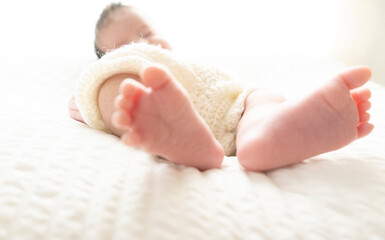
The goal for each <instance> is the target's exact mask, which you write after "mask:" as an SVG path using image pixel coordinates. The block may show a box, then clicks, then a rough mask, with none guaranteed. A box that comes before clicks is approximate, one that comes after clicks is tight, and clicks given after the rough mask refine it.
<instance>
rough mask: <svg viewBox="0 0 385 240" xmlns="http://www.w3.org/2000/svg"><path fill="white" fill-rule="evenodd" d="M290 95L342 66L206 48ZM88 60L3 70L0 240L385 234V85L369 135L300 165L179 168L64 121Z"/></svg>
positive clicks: (378, 89) (248, 77)
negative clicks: (267, 168)
mask: <svg viewBox="0 0 385 240" xmlns="http://www.w3.org/2000/svg"><path fill="white" fill-rule="evenodd" d="M205 59H206V60H213V62H216V63H218V64H220V65H222V66H223V67H225V68H227V69H228V70H230V71H232V72H233V74H234V75H236V76H239V77H240V78H242V79H243V80H245V81H255V82H257V83H259V84H260V85H261V86H265V87H270V88H274V89H276V90H278V91H280V92H283V93H284V94H285V95H286V96H287V97H288V98H291V97H295V96H298V95H301V94H303V93H305V92H307V91H309V89H310V88H313V87H314V85H318V84H320V83H321V82H322V81H323V80H326V79H327V78H328V77H329V76H331V75H332V74H333V73H335V71H336V70H339V69H341V68H342V67H343V64H341V63H338V62H335V61H332V60H328V59H321V58H315V57H308V56H259V57H251V54H250V55H248V54H243V55H233V56H231V55H225V56H206V57H205ZM88 63H89V61H88V60H84V59H74V58H70V57H68V58H57V59H46V60H41V59H27V60H25V61H23V62H21V63H20V62H18V63H17V64H11V63H10V64H9V66H7V65H3V66H2V68H1V69H0V78H1V83H2V84H1V87H0V109H1V113H0V240H3V239H4V240H5V239H6V240H20V239H30V240H38V239H39V240H40V239H63V240H64V239H68V240H75V239H84V240H86V239H87V240H88V239H95V240H96V239H101V240H108V239H135V240H138V239H139V240H140V239H158V240H159V239H167V240H172V239H186V240H187V239H199V240H203V239H210V240H212V239H218V240H219V239H220V240H225V239H385V151H384V147H385V88H384V87H382V86H380V85H377V84H374V83H370V84H369V85H368V86H369V87H370V88H371V89H372V91H373V97H372V105H373V106H372V110H371V111H370V112H371V114H372V122H373V123H374V124H375V126H376V127H375V130H374V132H373V133H372V134H371V135H369V136H368V137H366V138H364V139H361V140H359V141H356V142H354V143H352V144H351V145H349V146H348V147H346V148H344V149H341V150H338V151H335V152H331V153H328V154H323V155H320V156H317V157H314V158H312V159H309V160H307V161H305V162H304V163H300V164H296V165H293V166H289V167H286V168H282V169H278V170H274V171H270V172H266V173H255V172H245V171H244V170H243V169H242V168H241V167H240V166H239V164H238V163H237V161H236V159H235V158H234V157H229V158H226V159H225V162H224V164H223V167H222V169H220V170H210V171H206V172H199V171H198V170H196V169H194V168H185V167H181V166H175V165H173V164H170V163H168V162H166V161H161V160H157V159H155V158H154V157H152V156H150V155H148V154H146V153H144V152H142V151H140V150H136V149H132V148H128V147H126V146H124V145H123V144H122V143H121V142H120V141H119V139H118V138H116V137H114V136H111V135H107V134H105V133H102V132H99V131H95V130H92V129H89V128H88V127H87V126H84V125H82V124H79V123H77V122H75V121H73V120H71V119H70V118H69V117H68V115H67V103H68V99H69V97H70V96H71V93H72V90H73V85H74V82H75V80H76V78H77V77H79V75H80V73H81V71H82V69H84V67H85V66H86V65H87V64H88Z"/></svg>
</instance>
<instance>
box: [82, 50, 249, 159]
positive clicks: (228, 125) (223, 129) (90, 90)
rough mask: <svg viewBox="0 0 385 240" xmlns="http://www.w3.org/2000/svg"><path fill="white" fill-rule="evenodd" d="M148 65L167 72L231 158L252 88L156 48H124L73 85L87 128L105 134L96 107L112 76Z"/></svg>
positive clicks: (136, 72)
mask: <svg viewBox="0 0 385 240" xmlns="http://www.w3.org/2000/svg"><path fill="white" fill-rule="evenodd" d="M151 64H162V65H165V66H166V67H167V68H168V69H169V71H170V72H171V74H172V75H173V76H174V77H175V78H176V79H177V81H179V82H180V83H181V85H182V86H183V87H184V88H185V89H186V90H187V92H188V94H189V96H190V97H191V100H192V102H193V104H194V107H195V109H196V110H197V112H198V113H199V114H200V116H201V117H202V118H203V120H204V121H205V122H206V123H207V125H208V126H209V128H210V129H211V131H212V133H213V134H214V136H215V137H216V139H217V140H218V141H219V142H220V143H221V144H222V146H223V148H224V150H225V154H226V155H227V156H230V155H234V154H235V150H236V149H235V138H236V130H237V126H238V122H239V120H240V118H241V115H242V113H243V110H244V101H245V99H246V97H247V95H248V94H249V93H250V92H251V91H252V89H253V88H246V87H245V86H244V85H243V84H241V83H240V82H238V81H235V80H234V79H233V78H232V77H231V76H230V75H228V74H226V73H225V72H223V71H222V70H219V69H218V68H215V67H213V66H208V65H199V64H195V63H190V62H187V61H184V60H182V59H180V58H179V57H178V56H176V55H175V54H173V53H171V52H170V51H168V50H164V49H162V48H161V47H158V46H153V45H148V44H143V43H138V44H130V45H126V46H124V47H122V48H120V49H117V50H115V51H112V52H110V53H108V54H106V55H105V56H104V57H103V58H101V59H100V60H99V61H97V62H95V63H94V64H92V65H91V66H90V67H89V68H88V69H87V70H86V71H85V72H84V74H83V75H82V77H81V78H80V80H79V82H78V84H77V88H76V97H75V98H76V103H77V105H78V107H79V110H80V113H81V115H82V117H83V118H84V121H85V122H86V123H87V125H89V126H90V127H92V128H95V129H100V130H103V131H106V132H109V129H108V128H107V126H106V125H105V123H104V121H103V119H102V117H101V114H100V111H99V107H98V92H99V89H100V87H101V85H102V84H103V82H104V81H105V80H106V79H108V78H109V77H111V76H113V75H116V74H120V73H131V74H136V75H139V73H140V71H141V70H142V69H143V68H144V67H146V66H148V65H151Z"/></svg>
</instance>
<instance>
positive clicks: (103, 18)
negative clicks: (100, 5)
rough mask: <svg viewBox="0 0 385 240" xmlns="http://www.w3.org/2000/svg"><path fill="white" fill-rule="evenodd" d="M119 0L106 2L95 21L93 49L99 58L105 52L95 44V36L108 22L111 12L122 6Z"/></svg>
mask: <svg viewBox="0 0 385 240" xmlns="http://www.w3.org/2000/svg"><path fill="white" fill-rule="evenodd" d="M124 6H125V5H123V4H122V3H120V2H117V3H110V4H108V5H107V6H106V7H105V8H104V9H103V12H102V13H101V14H100V16H99V19H98V21H97V22H96V26H95V40H94V51H95V54H96V56H97V57H98V58H101V57H102V56H103V55H104V54H105V53H104V52H103V51H102V50H101V49H100V48H99V47H98V45H97V44H96V38H97V34H98V31H99V30H100V29H101V28H102V27H103V26H105V25H106V24H107V23H108V20H109V17H110V16H111V14H112V13H114V12H115V11H116V10H117V9H120V8H122V7H124Z"/></svg>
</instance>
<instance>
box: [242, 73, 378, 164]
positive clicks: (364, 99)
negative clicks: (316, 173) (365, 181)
mask: <svg viewBox="0 0 385 240" xmlns="http://www.w3.org/2000/svg"><path fill="white" fill-rule="evenodd" d="M370 75H371V72H370V69H368V68H366V67H356V68H351V69H348V70H346V71H344V72H342V73H340V74H339V75H337V76H335V77H334V78H333V79H332V80H330V81H329V82H327V83H326V84H325V85H324V86H323V87H321V88H319V89H317V90H316V91H314V92H313V93H311V94H309V95H308V96H307V97H305V98H304V99H302V100H300V101H296V102H290V101H284V100H283V99H282V98H279V97H275V96H276V95H275V96H274V95H272V94H270V93H267V92H266V91H255V92H253V93H252V94H250V96H249V97H248V99H247V100H246V109H245V113H244V115H243V117H242V119H241V121H240V123H239V127H238V134H237V142H236V144H237V157H238V160H239V162H240V164H241V165H242V166H243V167H244V168H245V169H247V170H253V171H263V170H269V169H273V168H278V167H282V166H286V165H289V164H293V163H298V162H300V161H303V160H305V159H307V158H309V157H312V156H315V155H318V154H321V153H324V152H328V151H332V150H336V149H339V148H341V147H344V146H346V145H347V144H349V143H350V142H352V141H354V140H356V139H357V138H360V137H364V136H366V135H368V134H369V133H370V132H371V131H372V129H373V125H371V124H369V123H368V121H369V114H368V113H367V112H366V111H367V110H369V108H370V102H369V98H370V91H369V90H368V89H364V88H359V87H361V86H362V85H363V84H365V83H366V82H367V81H368V80H369V78H370Z"/></svg>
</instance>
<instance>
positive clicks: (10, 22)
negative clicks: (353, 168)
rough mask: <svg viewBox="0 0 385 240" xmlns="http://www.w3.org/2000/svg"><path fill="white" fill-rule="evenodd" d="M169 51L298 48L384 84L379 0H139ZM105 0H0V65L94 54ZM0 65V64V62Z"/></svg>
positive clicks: (384, 9) (383, 11)
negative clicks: (356, 67) (360, 67)
mask: <svg viewBox="0 0 385 240" xmlns="http://www.w3.org/2000/svg"><path fill="white" fill-rule="evenodd" d="M130 2H131V3H133V4H135V5H137V6H138V7H140V8H141V9H142V10H143V11H144V12H145V13H146V14H147V16H148V17H149V18H150V19H151V20H152V21H153V22H155V24H156V25H157V26H158V28H159V29H160V31H161V32H162V33H163V35H165V36H166V38H167V39H169V40H170V42H171V43H172V46H173V48H174V50H175V51H192V52H193V51H196V50H197V49H199V50H200V51H209V52H211V53H216V52H225V51H249V52H251V53H255V54H258V53H261V52H268V53H270V52H271V53H285V52H288V53H299V54H312V55H320V56H326V57H332V58H335V59H337V60H340V61H343V62H345V63H347V64H350V65H353V64H366V65H369V66H370V67H372V69H373V72H374V74H373V79H374V80H375V81H378V82H381V83H383V84H385V1H382V0H322V1H321V0H292V1H286V0H269V1H267V0H265V1H262V0H256V1H246V0H237V1H223V0H222V1H220V0H211V1H210V0H195V1H173V0H164V1H159V0H141V1H139V0H138V1H130ZM107 3H109V1H106V0H96V1H91V0H88V1H77V0H67V1H48V0H37V1H27V0H18V1H2V2H1V3H0V14H1V16H0V28H1V29H0V31H1V39H0V47H1V54H0V63H1V62H4V61H15V62H17V60H18V59H20V58H33V57H36V56H38V57H50V56H60V55H69V54H72V56H73V57H74V58H76V57H77V56H81V55H82V54H90V55H91V54H93V53H92V51H93V45H92V44H93V33H94V25H95V22H96V20H97V18H98V15H99V14H100V12H101V10H102V9H103V7H104V6H105V5H106V4H107ZM0 68H1V65H0Z"/></svg>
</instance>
